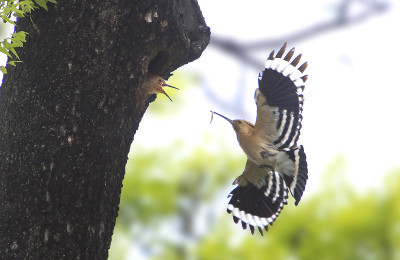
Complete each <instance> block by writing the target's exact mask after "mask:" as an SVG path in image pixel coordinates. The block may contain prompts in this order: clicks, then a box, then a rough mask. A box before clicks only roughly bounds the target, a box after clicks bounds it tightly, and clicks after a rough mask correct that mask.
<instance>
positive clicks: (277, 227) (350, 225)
mask: <svg viewBox="0 0 400 260" xmlns="http://www.w3.org/2000/svg"><path fill="white" fill-rule="evenodd" d="M214 141H215V140H214ZM180 146H181V144H178V143H177V144H174V145H173V146H172V147H168V148H166V149H165V150H162V151H153V152H140V151H137V152H136V153H135V156H134V157H133V158H132V159H130V160H129V161H128V164H127V168H126V177H125V180H124V187H123V191H122V196H121V204H120V213H119V217H118V219H117V225H116V229H115V232H114V237H113V242H112V246H111V249H110V259H126V258H124V256H123V255H119V254H118V252H125V254H127V252H128V251H129V247H130V248H132V246H134V247H133V250H134V251H135V252H136V254H137V252H140V254H139V257H138V256H137V255H135V259H137V258H140V256H141V257H142V259H143V258H144V259H327V260H329V259H360V260H361V259H398V258H399V257H400V247H399V246H398V245H400V221H399V219H400V196H399V192H398V190H399V189H400V175H399V173H400V170H397V171H395V172H394V173H393V174H391V175H389V176H390V182H388V184H387V185H386V186H385V189H382V191H380V192H378V191H369V192H367V193H366V194H363V195H360V194H357V193H356V192H355V191H354V188H353V187H351V186H350V185H349V184H348V183H347V182H346V181H344V179H345V175H344V172H345V169H346V161H345V159H344V158H342V157H338V158H336V160H335V161H333V162H332V164H331V165H330V166H329V167H328V170H327V172H326V173H325V174H324V176H323V177H324V179H325V181H324V183H323V185H322V187H324V189H323V190H321V191H319V192H316V193H315V194H307V192H306V194H305V196H304V199H303V200H302V202H301V203H300V204H299V206H297V207H295V206H294V205H293V204H294V202H293V200H291V201H289V205H287V206H286V207H285V210H284V211H283V212H282V213H281V216H280V217H279V219H278V220H277V221H276V223H275V224H274V226H273V227H271V228H270V231H269V232H268V233H266V234H264V237H261V236H260V235H259V234H256V235H254V236H251V235H250V231H248V230H245V231H243V230H241V226H240V225H235V224H234V223H233V221H232V217H231V216H230V215H228V214H226V213H225V209H224V208H225V206H226V202H227V201H226V195H227V193H228V192H229V191H230V189H231V188H232V186H230V185H229V184H230V183H231V182H232V181H233V179H234V178H235V177H236V176H237V175H239V174H240V173H241V171H242V168H243V163H244V162H243V158H241V157H238V155H235V154H231V153H230V152H228V151H214V152H210V151H204V150H201V149H200V148H197V150H196V151H195V152H194V153H193V154H190V155H186V156H183V157H182V155H179V154H178V155H175V153H171V152H169V151H180V150H182V149H183V148H182V147H180ZM183 150H184V149H183ZM221 155H223V156H221ZM221 158H223V159H221ZM160 165H162V166H160ZM334 179H336V181H333V180H334ZM222 198H225V199H224V200H222ZM124 238H125V243H124V242H122V241H124V240H123V239H124ZM128 238H129V240H126V239H128ZM126 241H128V242H126ZM129 241H131V242H129ZM116 246H117V247H119V248H118V249H117V248H116Z"/></svg>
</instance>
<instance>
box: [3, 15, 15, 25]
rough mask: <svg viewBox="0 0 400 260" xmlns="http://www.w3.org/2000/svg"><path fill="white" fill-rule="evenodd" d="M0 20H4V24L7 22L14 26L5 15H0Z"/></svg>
mask: <svg viewBox="0 0 400 260" xmlns="http://www.w3.org/2000/svg"><path fill="white" fill-rule="evenodd" d="M1 18H2V19H3V20H4V21H6V22H8V23H10V24H12V25H15V23H14V22H13V21H11V20H10V18H8V17H7V15H4V14H3V15H1Z"/></svg>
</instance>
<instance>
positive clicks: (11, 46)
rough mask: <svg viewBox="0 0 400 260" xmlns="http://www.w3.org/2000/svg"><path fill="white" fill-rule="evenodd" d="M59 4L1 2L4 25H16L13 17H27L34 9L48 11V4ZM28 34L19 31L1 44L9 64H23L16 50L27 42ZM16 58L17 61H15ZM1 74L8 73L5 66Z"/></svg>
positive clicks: (28, 0)
mask: <svg viewBox="0 0 400 260" xmlns="http://www.w3.org/2000/svg"><path fill="white" fill-rule="evenodd" d="M48 2H51V3H54V4H55V3H57V2H56V0H35V1H33V0H21V1H5V0H0V18H1V19H2V20H3V22H4V23H9V24H12V25H15V22H14V21H13V20H14V19H12V18H11V17H12V16H14V17H25V15H27V14H30V13H31V12H32V11H33V10H34V9H37V8H39V7H42V8H44V9H45V10H46V11H47V10H48V8H47V3H48ZM26 34H27V33H26V32H24V31H19V32H16V33H13V34H11V37H8V38H5V39H4V40H3V41H1V42H0V52H2V53H4V54H6V55H7V56H8V59H9V60H8V62H7V64H10V65H12V66H15V65H16V63H17V62H21V61H20V58H19V56H18V54H17V52H16V51H15V48H18V47H22V46H23V43H24V42H25V41H26V38H25V37H26ZM15 58H16V59H17V60H15ZM0 70H1V72H3V73H4V74H6V73H7V70H6V68H5V66H1V67H0Z"/></svg>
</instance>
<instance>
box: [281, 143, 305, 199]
mask: <svg viewBox="0 0 400 260" xmlns="http://www.w3.org/2000/svg"><path fill="white" fill-rule="evenodd" d="M286 153H287V155H288V156H289V159H290V160H292V161H293V162H294V168H295V171H294V175H293V176H287V175H284V180H285V182H286V185H287V186H288V187H289V190H290V193H291V194H292V196H293V197H294V199H295V205H297V204H298V203H299V202H300V200H301V197H302V196H303V192H304V189H305V187H306V183H307V179H308V169H307V160H306V159H307V158H306V154H305V153H304V147H303V146H302V145H300V147H299V148H297V149H294V150H290V151H287V152H286Z"/></svg>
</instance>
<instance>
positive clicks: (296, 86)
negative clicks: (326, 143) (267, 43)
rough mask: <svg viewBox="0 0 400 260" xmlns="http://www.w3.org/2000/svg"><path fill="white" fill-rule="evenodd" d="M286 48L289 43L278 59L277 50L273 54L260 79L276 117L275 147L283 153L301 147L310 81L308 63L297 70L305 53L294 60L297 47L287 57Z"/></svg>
mask: <svg viewBox="0 0 400 260" xmlns="http://www.w3.org/2000/svg"><path fill="white" fill-rule="evenodd" d="M285 49H286V43H285V44H284V45H283V46H282V48H281V49H280V50H279V52H278V53H277V54H276V56H274V51H272V52H271V54H270V56H269V58H268V60H267V62H266V64H265V69H264V71H263V72H262V73H261V74H260V75H259V80H258V85H259V89H260V91H261V93H262V94H263V96H265V98H266V101H267V105H268V106H269V107H271V109H272V113H273V115H274V117H275V121H276V129H277V132H278V137H277V139H276V140H275V141H274V145H275V146H276V147H277V148H278V149H280V150H290V149H292V148H295V147H297V141H298V139H299V136H300V130H301V121H302V119H303V117H302V111H303V99H304V98H303V91H304V87H305V86H304V83H305V81H306V80H307V75H305V74H304V71H305V69H306V68H307V62H305V63H303V64H302V65H301V66H299V67H297V65H298V64H299V62H300V58H301V54H300V55H298V56H297V57H296V58H294V59H293V60H292V57H293V54H294V48H292V49H291V50H290V51H289V52H288V53H287V54H286V55H285V56H284V57H283V55H284V53H285Z"/></svg>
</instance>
